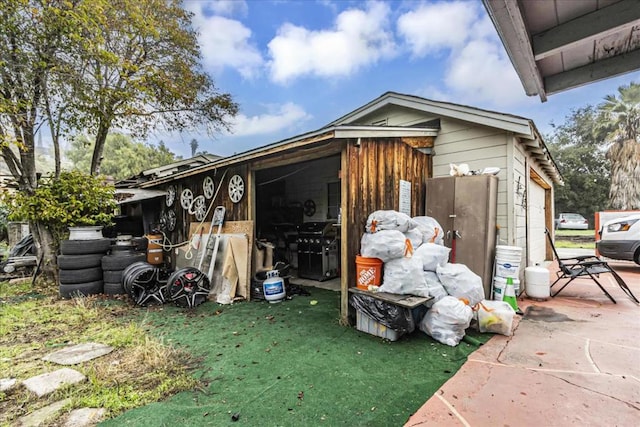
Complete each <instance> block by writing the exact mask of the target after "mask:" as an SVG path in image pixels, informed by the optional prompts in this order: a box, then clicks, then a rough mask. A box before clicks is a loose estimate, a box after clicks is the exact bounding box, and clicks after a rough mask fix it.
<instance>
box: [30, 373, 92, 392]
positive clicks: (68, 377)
mask: <svg viewBox="0 0 640 427" xmlns="http://www.w3.org/2000/svg"><path fill="white" fill-rule="evenodd" d="M85 379H86V377H85V376H84V375H82V374H81V373H80V372H78V371H76V370H75V369H71V368H62V369H58V370H57V371H53V372H48V373H46V374H42V375H38V376H35V377H31V378H29V379H26V380H24V381H23V382H22V384H24V386H25V387H26V388H27V389H28V390H29V391H31V392H33V393H35V394H36V395H37V396H38V397H42V396H44V395H46V394H49V393H51V392H53V391H56V390H57V389H59V388H60V387H62V386H64V385H67V384H76V383H79V382H81V381H84V380H85Z"/></svg>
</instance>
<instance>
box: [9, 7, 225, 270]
mask: <svg viewBox="0 0 640 427" xmlns="http://www.w3.org/2000/svg"><path fill="white" fill-rule="evenodd" d="M180 6H181V2H180V1H179V0H136V1H129V0H113V1H112V0H0V153H1V155H2V158H3V159H4V161H5V163H6V164H7V167H8V168H9V170H10V172H11V174H12V175H13V177H14V178H15V180H16V182H17V184H18V189H19V191H21V192H24V193H25V194H26V195H27V196H33V195H35V193H36V190H37V188H38V185H39V183H38V173H37V171H36V156H35V149H34V148H35V147H34V140H35V135H36V133H37V132H38V130H39V129H40V128H41V127H42V126H46V125H48V126H49V128H50V130H51V133H52V136H53V138H54V153H55V174H54V176H53V177H52V179H57V176H58V175H59V174H60V150H59V138H61V137H64V136H65V135H69V134H72V133H74V132H78V131H80V132H87V133H89V134H92V135H96V137H95V145H94V149H93V153H92V161H91V166H90V171H91V173H92V174H96V173H97V172H98V171H99V169H100V161H101V159H102V157H103V150H104V144H105V141H106V137H107V134H108V133H109V130H110V129H111V128H128V129H130V130H132V131H134V132H135V133H136V134H139V135H144V134H146V133H147V132H148V131H149V130H150V129H151V128H153V127H156V126H163V127H165V128H167V129H173V130H182V129H185V128H187V127H196V126H204V127H206V128H207V129H208V130H210V131H216V130H219V129H222V128H225V127H226V119H227V118H228V117H230V116H233V115H234V114H236V112H237V105H236V104H235V103H234V102H233V100H232V98H231V96H230V95H229V94H224V93H219V92H218V90H217V88H216V87H215V85H214V83H213V81H212V80H211V78H210V77H209V76H208V75H207V74H205V73H204V72H203V71H202V70H201V67H200V59H201V58H200V53H199V49H198V45H197V42H196V34H195V32H194V31H193V28H192V26H191V17H192V15H191V14H190V13H188V12H186V11H184V10H183V9H182V8H181V7H180ZM30 225H31V231H32V233H33V234H34V238H35V239H34V240H35V242H36V248H37V250H38V253H39V254H40V253H42V254H43V259H44V261H45V266H47V267H48V268H50V269H51V270H49V271H46V270H45V272H51V271H52V269H54V268H55V256H54V253H53V251H52V249H51V248H52V247H54V246H55V245H54V243H55V242H54V241H53V240H52V239H53V236H52V235H51V232H50V231H49V229H48V228H47V227H46V226H45V225H44V224H43V223H42V222H40V221H38V219H37V217H35V218H34V219H33V220H32V222H31V224H30Z"/></svg>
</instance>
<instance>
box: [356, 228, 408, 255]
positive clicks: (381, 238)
mask: <svg viewBox="0 0 640 427" xmlns="http://www.w3.org/2000/svg"><path fill="white" fill-rule="evenodd" d="M406 250H407V238H406V237H405V235H404V234H403V233H401V232H400V231H397V230H383V231H378V232H377V233H364V234H363V235H362V239H360V255H362V256H363V257H367V258H379V259H381V260H382V262H388V261H391V260H392V259H398V258H403V257H404V255H405V253H406Z"/></svg>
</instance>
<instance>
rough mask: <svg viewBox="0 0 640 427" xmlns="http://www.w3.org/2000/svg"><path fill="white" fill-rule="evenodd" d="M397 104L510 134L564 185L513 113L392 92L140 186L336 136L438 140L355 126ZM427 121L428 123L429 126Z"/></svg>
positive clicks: (411, 130) (414, 129) (411, 129)
mask: <svg viewBox="0 0 640 427" xmlns="http://www.w3.org/2000/svg"><path fill="white" fill-rule="evenodd" d="M390 105H396V106H401V107H406V108H411V109H414V110H418V111H423V112H426V113H430V114H431V115H435V116H438V117H451V118H455V119H459V120H464V121H467V122H471V123H477V124H479V125H483V126H489V127H494V128H497V129H501V130H503V131H505V132H511V133H513V134H514V135H515V136H516V137H517V138H518V139H519V141H520V142H521V144H523V146H524V148H525V150H526V151H527V152H529V153H530V154H531V156H532V157H533V158H535V159H536V161H537V162H538V163H539V164H540V167H541V168H542V170H544V171H545V172H546V173H547V174H548V175H549V176H550V177H551V178H552V180H553V181H554V182H555V183H562V176H561V174H560V172H559V171H558V168H557V167H556V164H555V162H554V161H553V159H552V157H551V154H550V153H549V151H548V149H547V147H546V146H545V144H544V141H543V140H542V137H541V136H540V133H539V132H538V130H537V128H536V126H535V124H534V123H533V121H532V120H530V119H527V118H524V117H520V116H515V115H513V114H506V113H499V112H496V111H490V110H483V109H480V108H475V107H469V106H466V105H460V104H454V103H450V102H442V101H433V100H429V99H425V98H421V97H418V96H413V95H405V94H400V93H396V92H386V93H384V94H383V95H381V96H380V97H378V98H376V99H374V100H373V101H371V102H369V103H367V104H365V105H363V106H362V107H360V108H357V109H356V110H354V111H352V112H351V113H348V114H346V115H344V116H342V117H340V118H339V119H337V120H335V121H333V122H331V123H329V124H327V125H326V126H324V127H322V128H320V129H318V130H315V131H312V132H307V133H304V134H301V135H297V136H295V137H292V138H288V139H284V140H281V141H278V142H275V143H272V144H268V145H265V146H262V147H258V148H254V149H252V150H248V151H245V152H242V153H239V154H234V155H233V156H229V157H224V158H220V159H217V160H214V161H212V162H211V163H208V164H205V165H201V166H197V167H193V168H191V169H189V170H186V171H182V172H178V173H175V174H172V175H168V176H163V177H156V179H153V180H151V181H148V182H142V183H140V184H139V186H140V187H142V188H147V187H153V186H156V185H159V184H163V183H166V182H169V181H173V180H175V179H179V178H185V177H188V176H193V175H195V174H200V173H203V172H206V171H209V170H213V169H217V168H220V167H226V166H231V165H233V164H238V163H241V162H245V161H248V160H253V159H257V158H261V157H265V156H269V155H273V154H277V153H281V152H283V151H286V150H291V149H296V148H306V147H308V146H310V145H317V144H321V143H326V141H329V140H331V139H340V138H359V137H362V138H369V137H383V138H392V137H420V136H433V137H435V136H437V135H438V131H439V125H434V126H432V125H431V124H425V125H424V126H376V125H371V124H367V123H364V122H359V121H358V120H359V119H361V118H363V117H365V116H367V115H369V114H371V113H373V112H375V111H378V110H379V109H381V108H385V107H388V106H390ZM430 123H431V122H430Z"/></svg>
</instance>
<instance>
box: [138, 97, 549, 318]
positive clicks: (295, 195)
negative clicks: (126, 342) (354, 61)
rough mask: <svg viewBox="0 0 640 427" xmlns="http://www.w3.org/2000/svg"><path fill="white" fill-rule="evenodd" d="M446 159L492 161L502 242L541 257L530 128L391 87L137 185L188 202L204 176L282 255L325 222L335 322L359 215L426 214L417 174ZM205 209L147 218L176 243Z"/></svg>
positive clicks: (160, 207)
mask: <svg viewBox="0 0 640 427" xmlns="http://www.w3.org/2000/svg"><path fill="white" fill-rule="evenodd" d="M449 163H468V164H469V166H470V167H471V169H472V170H476V169H481V168H484V167H489V166H492V167H499V168H500V172H499V174H498V177H499V184H498V199H497V204H498V209H497V213H498V223H499V225H500V226H501V227H502V229H503V234H502V236H503V239H504V243H506V244H517V245H521V246H523V247H526V248H527V252H528V262H535V261H538V260H541V259H545V258H547V255H546V253H544V250H545V249H544V248H545V246H544V243H543V242H544V240H542V239H538V236H537V234H535V233H537V227H542V228H544V226H545V225H546V226H551V225H552V223H553V203H552V200H553V184H554V183H557V182H560V179H561V178H560V175H559V173H558V171H557V169H556V167H555V165H554V163H553V160H552V159H551V157H550V156H549V154H548V152H547V151H546V148H545V146H544V143H543V142H542V139H541V137H540V135H539V134H538V132H537V130H536V128H535V126H534V125H533V123H532V122H531V121H530V120H527V119H524V118H520V117H515V116H511V115H508V114H501V113H495V112H490V111H484V110H480V109H476V108H472V107H466V106H461V105H456V104H450V103H444V102H435V101H430V100H427V99H424V98H420V97H415V96H409V95H402V94H397V93H392V92H388V93H385V94H384V95H382V96H381V97H380V98H377V99H375V100H373V101H372V102H370V103H368V104H366V105H365V106H363V107H360V108H358V109H357V110H355V111H353V112H351V113H349V114H347V115H345V116H343V117H342V118H339V119H338V120H336V121H334V122H332V123H330V124H329V125H327V126H325V127H323V128H321V129H319V130H317V131H314V132H309V133H306V134H303V135H298V136H296V137H293V138H290V139H286V140H283V141H279V142H276V143H273V144H270V145H266V146H263V147H260V148H257V149H254V150H250V151H247V152H244V153H240V154H236V155H233V156H230V157H226V158H220V159H213V160H212V161H210V162H208V163H206V164H203V165H199V166H195V167H191V168H189V169H187V170H184V171H178V172H176V173H172V174H169V175H166V176H157V177H153V179H150V180H148V181H146V182H140V183H137V184H136V187H139V188H143V189H155V190H163V191H165V192H168V193H170V195H171V196H174V195H175V196H176V197H177V198H178V199H179V198H180V195H181V194H182V192H183V191H184V190H185V189H187V190H189V191H190V192H191V194H192V197H198V196H200V195H203V194H204V192H205V191H206V190H207V188H208V191H211V187H210V185H211V182H213V183H214V185H215V192H216V196H215V198H214V199H213V202H212V204H213V205H223V206H225V208H226V212H227V214H226V220H227V221H252V222H253V224H254V235H255V237H256V238H258V239H260V238H262V237H266V236H269V237H271V238H273V236H276V238H277V239H279V240H282V241H283V243H284V250H285V251H287V250H289V249H290V243H292V242H291V241H290V240H288V239H289V238H290V236H291V234H295V233H291V234H289V232H291V231H293V229H294V228H298V229H299V228H300V226H306V225H308V224H311V223H325V224H328V225H329V226H331V227H333V228H334V230H335V231H336V236H337V237H338V238H339V239H338V242H339V251H338V252H339V268H338V270H339V278H340V288H341V294H342V298H341V317H342V320H343V321H346V320H347V315H348V308H349V307H348V289H349V288H350V287H353V286H355V257H356V255H357V254H358V253H359V249H360V240H361V237H362V233H363V232H364V225H365V222H366V219H367V217H368V215H369V214H370V213H371V212H373V211H375V210H382V209H384V210H390V209H393V210H401V211H405V212H407V213H408V214H410V215H411V216H421V215H425V212H426V207H425V205H426V203H427V200H426V198H427V197H428V195H427V194H426V188H427V180H428V179H430V178H432V177H438V176H445V175H448V173H449ZM207 185H209V187H207ZM534 188H535V189H534ZM209 196H211V194H209ZM207 203H209V201H208V200H207ZM534 207H535V209H534ZM169 211H172V212H169ZM212 211H213V210H210V211H208V214H207V216H206V218H199V219H196V212H194V210H193V209H191V210H190V209H184V208H181V207H180V203H179V202H177V203H176V204H175V205H174V207H173V208H169V207H168V206H167V203H164V201H163V200H160V201H158V203H157V209H156V212H155V214H156V219H157V220H158V221H159V220H160V217H162V216H164V217H166V216H167V214H171V215H173V216H174V217H175V222H176V224H177V226H176V227H175V229H174V231H173V233H172V235H171V239H172V240H173V241H182V240H185V239H186V238H188V232H189V225H190V223H192V222H194V221H197V220H200V219H202V220H204V221H207V220H210V219H211V215H212ZM200 217H202V212H200ZM534 234H535V238H534ZM540 236H541V237H542V238H544V234H543V233H542V234H541V235H540ZM540 242H542V243H540ZM540 244H542V248H543V249H542V252H540V251H539V249H538V246H539V245H540ZM297 261H298V262H300V263H301V262H302V260H297Z"/></svg>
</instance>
